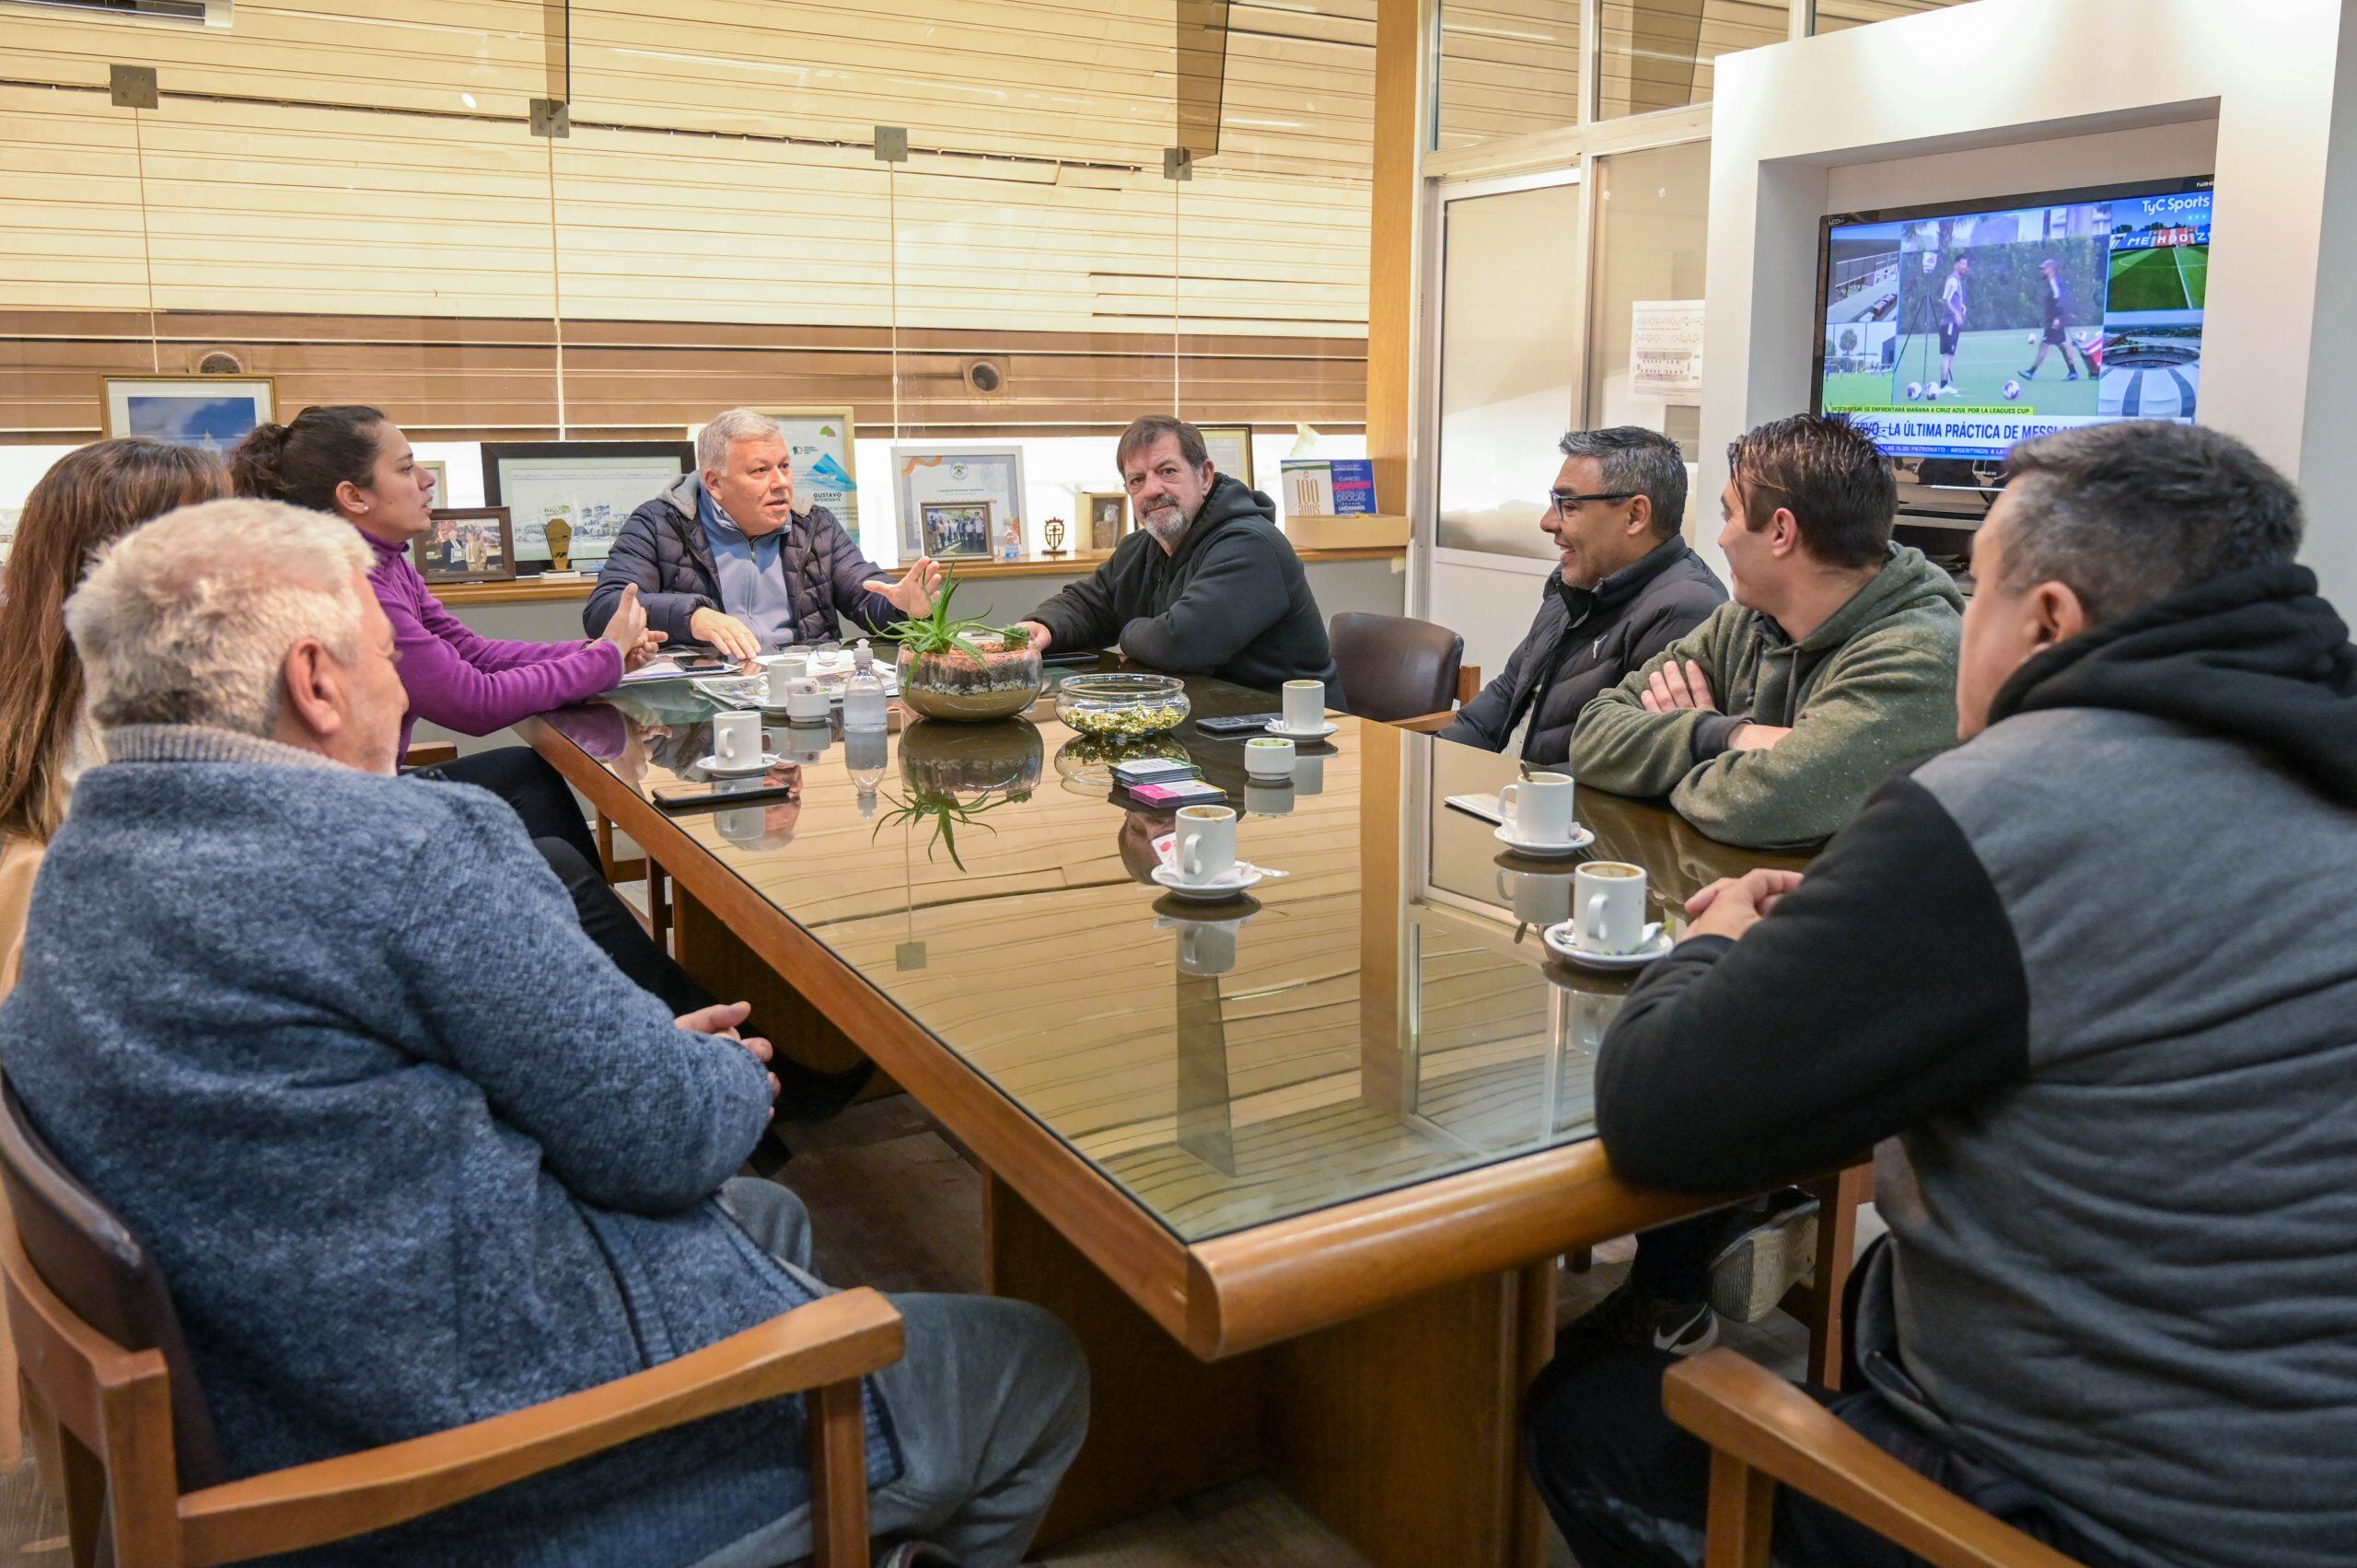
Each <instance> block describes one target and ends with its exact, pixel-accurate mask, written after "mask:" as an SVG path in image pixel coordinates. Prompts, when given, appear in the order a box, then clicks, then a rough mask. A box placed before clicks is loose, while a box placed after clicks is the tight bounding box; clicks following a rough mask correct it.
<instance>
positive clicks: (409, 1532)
mask: <svg viewBox="0 0 2357 1568" xmlns="http://www.w3.org/2000/svg"><path fill="white" fill-rule="evenodd" d="M371 564H372V558H371V555H370V552H369V551H368V549H367V546H366V543H365V542H364V540H362V538H361V536H360V535H359V534H358V533H356V532H354V530H353V529H352V528H350V527H349V526H347V525H345V524H343V523H341V522H338V521H336V520H335V519H333V518H331V517H324V516H321V515H319V514H317V513H312V512H306V511H303V510H301V509H299V508H296V507H293V506H288V505H282V504H280V503H276V502H270V501H258V500H250V499H241V500H235V501H218V502H212V503H208V504H205V505H198V506H190V507H183V508H181V509H180V510H179V511H176V512H171V513H168V514H167V515H165V516H164V517H161V518H158V519H157V521H155V522H153V523H150V524H148V525H147V526H146V527H145V528H141V529H139V530H137V531H136V532H134V533H133V534H130V535H128V536H126V537H125V538H124V539H122V540H120V541H118V542H117V543H116V544H115V545H113V546H112V547H111V548H110V549H109V550H108V551H107V552H105V553H104V554H103V555H101V556H100V557H99V562H98V563H97V564H96V565H95V566H94V567H93V568H92V570H91V572H90V574H89V575H88V577H87V579H86V580H85V581H84V583H83V585H82V587H81V588H80V589H79V590H78V591H77V592H76V593H75V596H74V598H73V599H72V600H71V601H70V602H69V603H68V604H67V607H66V611H65V619H66V626H67V628H68V630H69V631H70V632H71V633H72V635H73V637H74V641H75V647H76V649H77V650H78V651H79V653H80V655H81V657H82V662H83V665H84V668H85V671H86V679H87V703H88V711H89V714H90V715H91V718H92V721H93V722H94V723H95V724H96V725H97V726H99V731H100V735H101V738H102V740H103V743H104V747H105V751H106V758H107V760H106V761H105V762H104V763H103V764H102V765H100V766H99V767H97V768H94V769H92V770H90V771H89V772H87V773H85V774H84V775H83V777H82V780H81V782H80V784H79V786H78V787H77V789H76V790H75V798H74V809H73V812H72V814H71V815H70V816H69V818H68V819H67V820H66V822H65V824H64V827H63V828H62V829H61V830H59V832H58V833H57V835H56V837H55V838H54V839H53V840H52V842H51V845H50V849H49V853H48V855H47V857H46V858H45V860H44V861H43V864H42V869H41V879H40V882H39V884H38V885H37V887H36V888H35V890H34V894H33V902H32V913H31V920H30V923H29V927H28V931H27V942H26V947H25V957H24V970H23V978H22V980H21V981H20V982H19V984H18V985H17V989H16V991H15V992H14V993H11V995H10V996H9V998H8V1000H7V1003H6V1005H5V1007H0V1059H4V1060H5V1062H6V1071H7V1079H8V1083H9V1084H10V1085H11V1086H13V1087H14V1089H15V1091H16V1093H17V1096H18V1097H19V1098H21V1100H22V1101H23V1104H24V1106H25V1109H26V1110H27V1111H28V1112H29V1114H30V1116H31V1118H32V1120H33V1121H34V1123H35V1124H36V1125H37V1126H38V1127H39V1128H40V1130H41V1133H42V1135H43V1137H44V1138H45V1139H46V1140H47V1141H48V1142H49V1144H51V1146H52V1148H54V1149H55V1151H56V1153H57V1155H58V1156H59V1157H60V1158H61V1159H62V1160H63V1161H64V1164H65V1166H66V1167H67V1168H69V1169H71V1170H72V1171H73V1172H74V1173H75V1175H76V1176H77V1177H79V1178H80V1179H82V1180H83V1181H84V1182H85V1183H87V1185H88V1186H89V1187H90V1188H91V1189H92V1190H93V1191H95V1192H96V1193H97V1194H98V1195H99V1198H100V1199H102V1200H103V1201H104V1202H106V1203H107V1204H108V1205H109V1206H110V1208H112V1209H113V1210H114V1211H115V1213H116V1214H118V1215H120V1216H121V1217H122V1220H123V1222H124V1223H125V1224H126V1225H129V1227H130V1228H131V1230H132V1232H133V1234H134V1235H135V1236H137V1237H139V1238H140V1240H141V1242H142V1243H143V1244H144V1245H145V1246H146V1247H147V1248H148V1249H150V1251H151V1253H152V1255H153V1256H154V1257H155V1258H156V1260H157V1263H158V1265H159V1266H160V1267H161V1269H162V1271H163V1273H164V1277H165V1281H166V1283H167V1284H168V1286H169V1288H170V1291H171V1295H172V1301H173V1305H174V1307H176V1308H177V1310H178V1312H179V1315H180V1321H181V1327H182V1328H183V1330H185V1331H186V1334H187V1338H188V1342H189V1347H190V1350H191V1352H192V1355H193V1358H194V1362H195V1366H196V1375H197V1381H198V1384H199V1386H200V1388H201V1389H202V1391H203V1398H204V1400H205V1402H206V1404H207V1405H208V1406H209V1407H210V1410H211V1413H212V1415H213V1418H214V1422H215V1427H216V1429H217V1431H218V1433H219V1436H220V1439H221V1445H222V1447H223V1449H224V1452H225V1455H226V1462H227V1468H228V1469H229V1471H230V1472H231V1473H230V1475H229V1477H228V1478H227V1479H231V1480H234V1479H237V1478H238V1477H241V1476H246V1475H251V1474H254V1473H257V1472H260V1471H263V1470H269V1469H279V1468H282V1467H285V1466H290V1465H299V1464H304V1463H308V1462H309V1461H312V1460H316V1459H323V1458H330V1457H332V1456H335V1455H338V1454H342V1453H346V1452H349V1451H351V1450H354V1449H355V1448H365V1447H370V1446H378V1445H382V1444H386V1443H392V1442H398V1441H401V1440H404V1439H408V1438H412V1437H415V1436H418V1435H420V1434H425V1433H429V1432H434V1431H438V1430H443V1429H446V1428H448V1427H452V1426H456V1425H459V1424H462V1423H470V1422H474V1421H479V1420H482V1419H485V1418H488V1417H491V1416H494V1415H498V1414H501V1413H504V1412H505V1411H513V1410H517V1409H520V1408H522V1407H524V1406H527V1405H532V1404H537V1403H540V1402H542V1401H544V1400H550V1399H552V1398H556V1397H559V1396H562V1395H564V1394H568V1393H572V1392H575V1391H577V1390H579V1389H583V1388H590V1387H593V1386H596V1385H598V1384H602V1383H607V1382H610V1381H612V1380H613V1379H615V1378H618V1377H622V1376H628V1375H630V1374H632V1373H635V1372H639V1371H642V1370H644V1369H645V1368H647V1367H649V1366H653V1365H657V1364H659V1363H662V1362H665V1361H669V1360H672V1359H674V1358H676V1357H679V1356H682V1355H685V1354H688V1353H691V1352H692V1351H695V1350H697V1349H700V1348H702V1347H703V1346H706V1345H710V1344H713V1343H715V1342H718V1341H720V1340H722V1339H725V1338H726V1337H727V1336H729V1335H731V1334H734V1333H737V1332H739V1331H740V1330H746V1329H749V1328H752V1327H753V1326H755V1325H757V1324H760V1323H762V1322H765V1321H767V1320H769V1319H771V1318H775V1317H776V1316H778V1315H779V1314H781V1313H784V1312H787V1311H790V1310H792V1309H793V1308H794V1307H797V1306H800V1305H802V1304H803V1303H805V1302H807V1301H810V1300H812V1299H814V1298H815V1297H817V1296H818V1295H822V1294H824V1293H825V1291H826V1289H827V1287H826V1286H825V1285H823V1284H821V1283H819V1281H818V1280H817V1279H815V1278H813V1277H812V1276H811V1274H810V1273H809V1272H808V1262H809V1227H808V1221H807V1215H805V1214H804V1213H803V1210H802V1207H801V1205H800V1203H799V1202H796V1201H795V1198H794V1196H793V1194H791V1193H790V1192H788V1191H785V1190H784V1188H782V1187H778V1186H776V1185H774V1184H772V1183H771V1182H767V1181H761V1180H757V1179H748V1180H739V1179H731V1178H732V1177H733V1176H734V1173H735V1172H736V1171H737V1168H738V1167H740V1166H741V1165H742V1164H743V1163H744V1161H745V1158H746V1156H748V1155H749V1153H751V1151H752V1149H753V1146H754V1144H755V1142H756V1140H757V1139H758V1138H759V1137H760V1136H761V1129H762V1127H763V1125H764V1123H765V1122H766V1121H767V1120H768V1118H769V1115H770V1102H771V1099H772V1097H773V1096H774V1095H775V1093H776V1092H777V1083H776V1080H775V1079H774V1078H772V1077H771V1076H770V1074H769V1073H768V1071H767V1069H766V1068H765V1066H764V1065H763V1063H765V1062H766V1060H767V1059H768V1057H769V1053H770V1051H769V1046H768V1043H767V1042H766V1041H763V1040H747V1039H739V1038H738V1037H737V1029H736V1026H737V1024H738V1023H740V1022H742V1020H743V1019H744V1016H745V1006H744V1005H743V1004H742V1003H737V1004H731V1005H725V1006H714V1007H710V1008H706V1009H704V1010H702V1011H701V1012H699V1013H694V1014H691V1015H689V1016H685V1017H680V1018H674V1017H673V1016H671V1014H670V1010H669V1009H668V1007H666V1006H665V1005H663V1004H662V1003H661V1002H659V1001H657V1000H656V998H655V997H654V996H653V995H651V994H650V993H647V992H645V991H643V990H641V989H640V988H639V987H637V986H636V985H633V984H632V983H631V982H630V981H629V980H628V979H627V978H625V977H624V976H623V975H622V973H621V970H617V969H616V968H615V967H614V966H613V965H612V964H611V963H610V962H609V961H608V960H607V959H606V958H604V957H603V956H602V955H601V954H600V953H599V952H598V949H597V948H596V947H593V946H592V945H591V944H590V942H589V940H588V939H587V938H586V936H584V935H582V932H581V928H580V927H579V926H578V925H577V924H576V923H575V922H574V919H573V915H572V910H571V907H570V905H569V904H568V902H567V900H566V898H565V895H564V892H563V889H561V888H560V887H559V886H558V883H557V879H556V878H555V877H553V876H552V874H551V873H550V872H549V870H548V868H547V866H546V865H545V864H544V863H543V862H542V861H541V859H540V855H539V854H537V853H536V852H535V851H534V850H533V848H532V844H531V841H530V840H529V839H528V837H526V835H525V831H524V829H523V826H522V824H521V823H520V822H519V821H518V819H517V817H516V815H515V813H514V812H513V811H512V810H510V809H509V808H508V807H506V806H505V804H504V803H503V802H502V801H500V800H499V799H498V797H496V796H493V795H491V794H489V793H487V792H485V791H482V790H479V789H476V788H474V787H473V786H471V785H468V784H448V783H440V782H435V781H430V780H426V779H421V778H417V777H414V776H409V777H403V776H400V775H398V774H396V772H395V771H394V756H395V752H396V748H397V746H398V742H399V736H400V732H401V713H402V709H403V705H404V699H403V695H402V690H401V678H400V676H399V674H398V673H397V672H396V671H395V668H394V665H393V634H392V629H391V625H390V623H389V621H387V619H386V617H385V612H384V610H382V609H380V608H379V607H378V605H377V598H376V595H375V594H374V593H373V592H372V591H371V590H370V588H369V586H368V582H367V577H366V573H367V571H368V568H369V567H370V565H371ZM895 1303H896V1305H897V1306H898V1307H899V1308H900V1313H901V1315H902V1318H903V1320H904V1323H905V1329H906V1338H907V1353H906V1355H905V1357H904V1358H903V1359H902V1360H901V1361H900V1363H899V1364H898V1365H894V1366H893V1367H890V1368H888V1369H887V1370H886V1371H884V1372H882V1373H879V1374H877V1376H875V1377H873V1378H871V1379H869V1381H868V1388H867V1400H866V1407H867V1420H866V1449H867V1466H868V1476H869V1480H870V1484H871V1488H872V1497H871V1516H872V1518H873V1519H874V1521H875V1524H876V1527H877V1531H878V1533H879V1534H881V1535H884V1536H886V1537H901V1538H906V1537H910V1536H916V1535H923V1536H927V1537H930V1538H931V1539H933V1540H935V1541H936V1542H938V1543H939V1544H940V1545H942V1546H943V1547H945V1548H946V1549H947V1550H949V1551H953V1552H955V1553H956V1554H957V1555H958V1557H959V1558H960V1559H962V1561H963V1562H966V1563H967V1564H969V1568H1014V1565H1015V1564H1016V1563H1017V1562H1019V1561H1020V1559H1021V1556H1022V1551H1023V1548H1024V1546H1025V1544H1026V1543H1027V1542H1028V1539H1029V1538H1030V1535H1031V1532H1032V1530H1033V1528H1034V1527H1036V1526H1037V1524H1038V1522H1039V1517H1040V1516H1041V1515H1042V1514H1043V1513H1044V1512H1045V1510H1046V1508H1047V1505H1048V1501H1049V1498H1050V1497H1051V1495H1052V1493H1054V1490H1055V1486H1056V1482H1057V1481H1058V1480H1059V1479H1060V1477H1061V1476H1062V1472H1063V1469H1064V1467H1065V1466H1066V1464H1068V1463H1069V1462H1070V1460H1071V1458H1072V1456H1073V1454H1074V1451H1075V1450H1076V1449H1077V1448H1078V1447H1079V1446H1080V1440H1081V1434H1082V1429H1083V1427H1084V1425H1085V1423H1086V1400H1087V1393H1086V1367H1085V1365H1083V1363H1082V1361H1081V1358H1080V1355H1079V1353H1078V1351H1077V1349H1076V1348H1075V1347H1074V1344H1073V1342H1072V1341H1071V1338H1070V1336H1069V1335H1068V1334H1066V1333H1065V1331H1064V1330H1063V1329H1062V1327H1061V1326H1060V1325H1059V1324H1057V1323H1056V1322H1055V1320H1054V1319H1053V1318H1051V1317H1049V1316H1048V1315H1047V1314H1046V1313H1045V1312H1042V1311H1040V1310H1039V1309H1038V1308H1036V1307H1029V1306H1027V1305H1024V1304H1021V1303H1017V1302H1011V1301H998V1300H993V1299H990V1298H985V1297H964V1296H929V1295H902V1296H899V1297H896V1298H895ZM805 1436H806V1432H805V1417H804V1412H803V1407H802V1403H801V1401H800V1400H773V1401H769V1402H765V1403H762V1404H760V1405H755V1406H751V1407H748V1408H747V1409H744V1410H741V1411H731V1412H728V1413H726V1414H723V1415H718V1416H714V1417H710V1418H707V1419H705V1420H702V1421H698V1422H694V1423H690V1424H687V1425H685V1426H681V1427H678V1428H675V1429H673V1430H671V1431H669V1432H667V1433H664V1434H659V1435H656V1436H650V1437H646V1438H644V1439H641V1440H640V1441H638V1442H636V1443H633V1444H632V1445H630V1446H627V1447H624V1448H621V1449H618V1450H615V1451H613V1452H610V1453H607V1454H603V1455H600V1456H598V1457H596V1458H589V1459H585V1460H582V1461H580V1462H578V1463H575V1464H572V1465H568V1466H566V1467H564V1468H563V1469H558V1470H555V1471H552V1472H550V1473H548V1474H545V1475H541V1476H539V1477H536V1478H534V1479H532V1480H529V1481H521V1482H518V1483H517V1484H515V1485H512V1486H507V1487H504V1488H501V1489H500V1490H498V1491H496V1492H493V1493H488V1494H486V1495H485V1496H483V1497H481V1498H478V1499H475V1500H474V1501H472V1502H470V1503H468V1504H463V1505H461V1506H459V1507H456V1508H452V1509H449V1510H447V1511H446V1512H443V1513H440V1514H435V1515H432V1516H427V1517H425V1518H423V1519H419V1520H416V1521H413V1522H412V1523H410V1524H406V1525H402V1526H400V1527H396V1528H394V1529H391V1530H388V1531H384V1532H382V1533H379V1534H376V1535H371V1536H367V1537H364V1538H361V1539H358V1540H355V1541H353V1542H349V1543H346V1544H344V1545H343V1546H340V1547H339V1548H338V1550H337V1552H336V1560H337V1561H339V1562H354V1563H379V1562H381V1563H387V1564H391V1563H397V1562H482V1563H501V1562H567V1563H585V1564H591V1565H601V1564H602V1565H610V1568H625V1565H630V1568H635V1565H637V1564H644V1563H689V1562H699V1563H707V1564H716V1563H737V1562H746V1563H769V1562H788V1561H798V1560H800V1559H801V1558H803V1557H806V1556H807V1555H808V1553H809V1551H810V1550H811V1545H810V1541H811V1531H810V1506H809V1498H810V1484H809V1476H808V1474H807V1468H806V1460H805V1455H806V1453H807V1445H806V1442H805Z"/></svg>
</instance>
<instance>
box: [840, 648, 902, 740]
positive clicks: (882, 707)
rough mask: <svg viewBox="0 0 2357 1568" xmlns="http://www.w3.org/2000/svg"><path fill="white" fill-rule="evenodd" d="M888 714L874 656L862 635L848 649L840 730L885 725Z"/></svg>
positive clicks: (849, 730)
mask: <svg viewBox="0 0 2357 1568" xmlns="http://www.w3.org/2000/svg"><path fill="white" fill-rule="evenodd" d="M890 722H891V720H890V716H889V714H888V708H887V704H886V703H885V701H884V682H883V681H882V680H881V679H879V678H878V677H877V673H876V655H875V654H874V652H872V651H871V650H870V649H869V648H868V645H867V639H866V638H865V637H862V638H861V639H860V640H859V646H857V647H856V648H853V650H852V656H851V679H850V681H849V682H848V683H846V684H845V685H844V687H843V732H844V733H845V734H846V735H848V734H850V733H851V732H852V731H853V730H874V729H883V728H886V727H887V726H888V725H889V724H890Z"/></svg>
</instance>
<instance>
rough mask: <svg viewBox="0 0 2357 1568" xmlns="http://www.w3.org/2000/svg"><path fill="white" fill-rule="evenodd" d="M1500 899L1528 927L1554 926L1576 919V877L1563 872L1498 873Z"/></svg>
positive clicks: (1506, 871) (1501, 871) (1503, 871)
mask: <svg viewBox="0 0 2357 1568" xmlns="http://www.w3.org/2000/svg"><path fill="white" fill-rule="evenodd" d="M1498 897H1500V898H1502V899H1504V900H1505V901H1506V902H1507V903H1509V904H1512V905H1513V906H1514V917H1515V919H1516V920H1518V921H1520V922H1522V923H1524V924H1525V925H1554V924H1556V923H1559V922H1562V921H1566V920H1569V919H1571V918H1572V878H1571V877H1570V876H1569V875H1567V874H1566V873H1563V872H1561V871H1508V870H1503V869H1502V870H1500V871H1499V873H1498Z"/></svg>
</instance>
